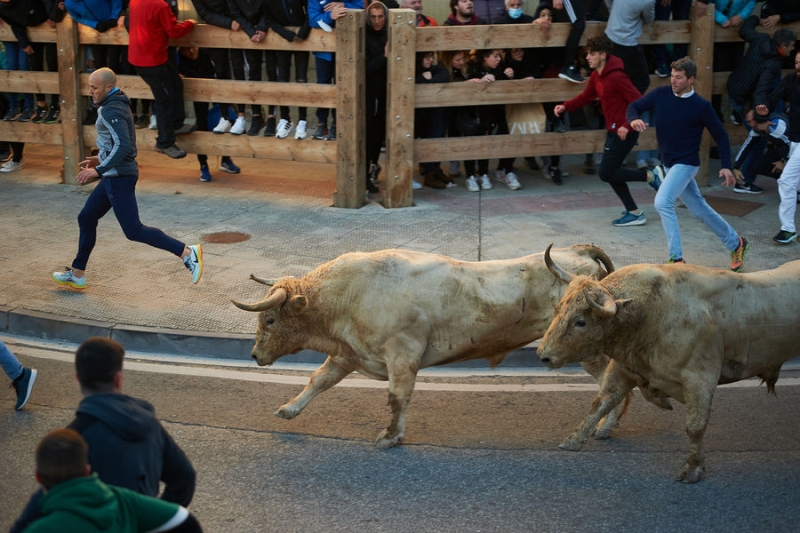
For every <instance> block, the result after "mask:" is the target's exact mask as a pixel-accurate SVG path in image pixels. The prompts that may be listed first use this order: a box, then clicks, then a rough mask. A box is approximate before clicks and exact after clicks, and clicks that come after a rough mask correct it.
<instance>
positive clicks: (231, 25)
mask: <svg viewBox="0 0 800 533" xmlns="http://www.w3.org/2000/svg"><path fill="white" fill-rule="evenodd" d="M192 3H193V4H194V8H195V10H196V11H197V14H198V15H199V16H200V18H201V19H202V20H203V21H205V22H206V24H211V25H212V26H217V27H219V28H225V29H226V30H230V31H239V30H240V29H241V26H240V25H239V23H238V22H237V21H236V20H235V19H234V18H233V16H232V15H231V12H230V9H228V2H227V0H192ZM206 53H208V54H209V55H210V56H211V61H212V62H213V63H214V71H215V75H216V77H217V79H218V80H230V79H233V76H232V75H233V73H234V72H237V73H240V74H238V75H237V76H236V77H235V79H244V55H243V53H242V51H241V50H232V49H229V48H208V49H207V50H206ZM219 111H220V113H219V122H218V123H217V124H216V125H215V126H214V128H213V129H212V131H213V132H214V133H218V134H222V133H226V132H230V133H232V134H234V135H241V134H242V133H244V132H245V128H246V127H247V121H246V119H245V114H244V111H245V107H244V104H238V105H236V106H234V104H232V103H229V102H220V104H219ZM231 111H233V114H235V115H236V119H234V121H233V124H231V121H230V119H231Z"/></svg>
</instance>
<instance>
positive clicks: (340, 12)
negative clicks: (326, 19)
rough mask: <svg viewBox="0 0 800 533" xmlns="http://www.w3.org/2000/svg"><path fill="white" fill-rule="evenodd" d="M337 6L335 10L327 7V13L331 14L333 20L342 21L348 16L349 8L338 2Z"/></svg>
mask: <svg viewBox="0 0 800 533" xmlns="http://www.w3.org/2000/svg"><path fill="white" fill-rule="evenodd" d="M336 4H337V6H336V7H335V8H333V9H328V6H325V11H328V12H330V14H331V18H332V19H333V20H336V19H340V18H342V17H343V16H345V15H346V14H347V8H346V7H344V5H343V4H340V3H338V2H337V3H336Z"/></svg>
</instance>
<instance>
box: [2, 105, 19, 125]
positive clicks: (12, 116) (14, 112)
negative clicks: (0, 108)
mask: <svg viewBox="0 0 800 533" xmlns="http://www.w3.org/2000/svg"><path fill="white" fill-rule="evenodd" d="M19 115H20V110H19V108H18V107H12V108H9V110H8V112H7V113H6V114H5V116H4V117H3V120H5V121H6V122H14V121H15V120H17V117H19Z"/></svg>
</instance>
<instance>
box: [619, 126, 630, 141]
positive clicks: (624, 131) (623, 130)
mask: <svg viewBox="0 0 800 533" xmlns="http://www.w3.org/2000/svg"><path fill="white" fill-rule="evenodd" d="M628 131H629V130H628V128H626V127H625V126H620V127H619V128H617V137H619V138H620V139H622V140H623V141H624V140H625V137H627V136H628Z"/></svg>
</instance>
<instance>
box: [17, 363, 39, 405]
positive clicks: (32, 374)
mask: <svg viewBox="0 0 800 533" xmlns="http://www.w3.org/2000/svg"><path fill="white" fill-rule="evenodd" d="M37 374H38V372H37V371H36V369H35V368H28V367H22V374H20V376H19V377H18V378H17V379H15V380H14V381H13V382H11V387H10V388H12V389H14V390H16V391H17V403H16V405H14V409H16V410H17V411H19V410H20V409H22V408H23V407H25V404H27V403H28V400H29V399H30V397H31V391H32V390H33V384H34V383H36V375H37Z"/></svg>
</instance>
